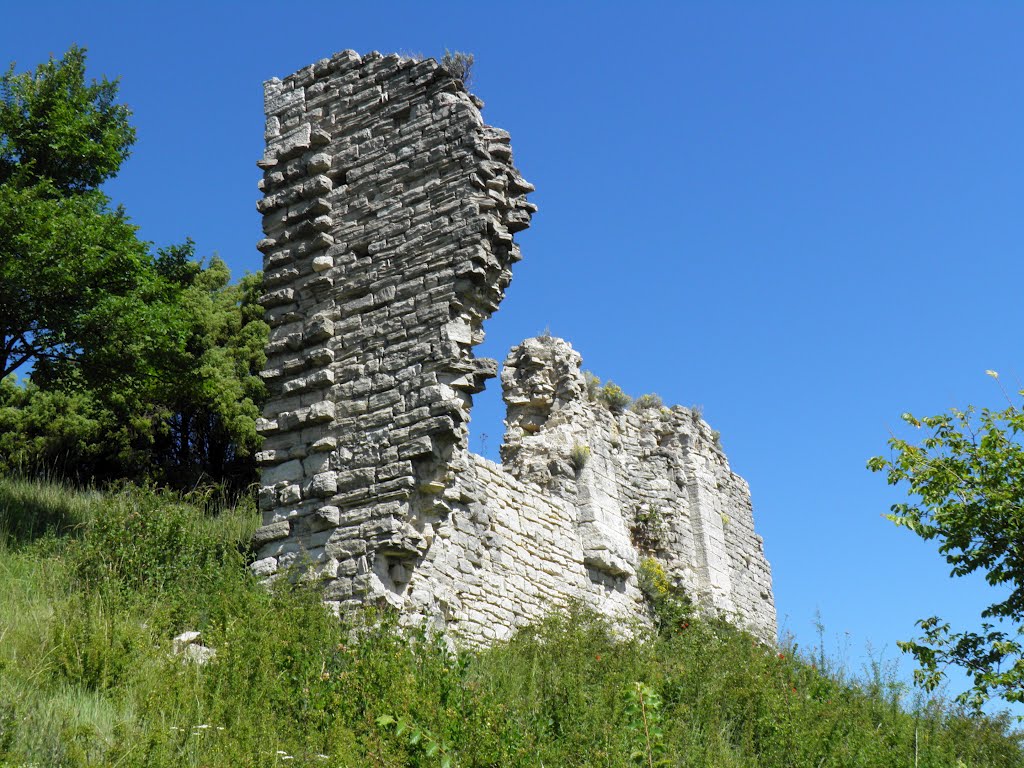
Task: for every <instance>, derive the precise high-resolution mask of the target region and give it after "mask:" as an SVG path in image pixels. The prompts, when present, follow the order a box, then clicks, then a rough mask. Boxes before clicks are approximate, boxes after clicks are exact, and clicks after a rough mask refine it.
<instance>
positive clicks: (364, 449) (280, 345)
mask: <svg viewBox="0 0 1024 768" xmlns="http://www.w3.org/2000/svg"><path fill="white" fill-rule="evenodd" d="M265 105H266V115H267V125H266V142H267V146H266V154H265V156H264V158H263V159H262V160H261V161H260V163H259V165H260V167H261V168H262V169H263V171H264V177H263V180H262V182H261V183H260V188H261V190H262V192H263V199H262V200H261V201H260V203H259V210H260V212H261V213H262V214H263V229H264V232H265V235H266V236H265V238H264V239H263V240H261V241H260V243H259V249H260V250H261V251H262V252H263V254H264V285H265V294H264V296H263V297H262V303H263V306H264V307H265V309H266V317H267V321H268V322H269V324H270V326H271V335H270V342H269V344H268V347H267V354H268V360H267V365H266V369H265V371H264V373H263V375H264V378H265V379H266V381H267V384H268V386H269V389H270V392H271V397H270V400H269V402H268V404H267V406H266V408H265V410H264V414H263V418H262V419H260V421H259V424H258V427H259V430H260V432H261V433H262V434H263V436H264V438H265V439H264V447H263V450H262V452H261V453H260V454H259V457H258V458H259V461H260V464H261V467H262V470H261V474H262V480H261V490H260V497H259V498H260V508H261V510H262V514H263V522H264V525H263V527H262V528H260V529H259V531H257V533H256V536H255V544H256V546H257V548H258V559H257V560H256V562H255V563H254V564H253V566H252V569H253V571H254V572H255V573H256V574H257V575H259V576H260V577H265V578H273V577H274V576H275V575H277V574H279V573H281V572H283V571H284V570H285V569H288V568H290V567H292V566H295V567H299V568H301V569H303V572H304V573H305V574H307V575H310V576H316V577H319V578H322V579H323V580H324V582H325V587H324V589H325V593H324V594H325V599H326V600H327V601H328V602H329V603H331V604H332V605H334V606H335V607H336V608H338V609H339V610H343V609H345V608H347V607H350V606H354V605H358V604H363V603H367V602H375V603H386V604H389V605H392V606H394V607H395V608H397V609H398V610H399V611H400V612H401V614H402V616H403V617H404V618H405V620H406V621H408V622H421V621H428V622H432V623H434V624H435V625H436V626H439V627H441V628H443V629H444V630H445V631H446V632H448V633H449V634H450V635H451V636H452V637H455V638H458V639H460V640H461V641H463V642H465V643H470V644H481V643H487V642H492V641H494V640H498V639H502V638H505V637H507V636H509V635H510V634H511V633H513V632H514V631H515V630H516V629H517V628H518V627H520V626H522V625H524V624H526V623H529V622H531V621H534V620H536V619H538V618H540V617H541V616H543V615H544V614H546V613H549V612H550V611H552V610H557V609H558V608H560V607H563V606H565V605H566V604H568V603H569V602H582V603H584V604H586V605H588V606H590V607H592V608H593V609H594V610H596V611H598V612H600V613H603V614H605V615H607V616H609V617H610V618H612V619H613V620H623V621H626V620H630V619H636V618H642V617H643V616H645V615H646V613H645V612H646V608H645V604H644V600H643V595H642V594H641V592H640V590H639V587H638V584H637V569H638V567H640V564H641V562H643V561H644V560H645V559H646V558H652V559H653V560H654V561H656V562H658V563H660V564H661V566H662V567H663V568H664V569H665V571H666V573H667V574H668V575H669V576H670V577H671V578H672V579H673V580H675V581H676V583H678V584H679V585H680V586H683V587H684V588H685V589H686V590H687V592H688V593H689V594H690V595H691V596H693V597H694V598H695V599H696V600H697V602H698V604H700V605H702V606H703V607H704V608H706V609H708V610H714V611H717V612H718V613H720V614H722V615H725V616H726V617H728V618H730V619H731V620H732V621H734V622H735V623H736V624H738V625H741V626H744V627H746V628H748V629H750V630H751V631H752V632H754V633H755V634H756V635H758V636H759V637H761V638H763V639H765V640H766V641H773V640H774V639H775V631H776V628H775V607H774V602H773V597H772V590H771V573H770V570H769V566H768V563H767V561H766V560H765V557H764V551H763V546H762V541H761V538H760V537H759V536H758V535H757V534H755V532H754V527H753V515H752V511H751V504H750V494H749V490H748V488H747V485H746V483H745V482H744V481H743V480H742V478H740V477H739V476H737V475H735V474H734V473H733V472H731V471H730V469H729V465H728V462H727V461H726V458H725V455H724V454H723V453H722V451H721V449H720V447H719V446H718V442H717V439H716V436H715V434H714V433H713V432H712V430H711V429H710V427H709V426H708V425H707V423H706V422H704V421H703V420H702V419H701V418H700V416H699V414H696V413H694V412H691V411H690V410H688V409H686V408H681V407H675V408H671V409H666V408H660V407H653V408H646V409H642V410H636V411H634V410H622V411H617V410H612V409H609V408H608V407H607V406H606V405H604V404H602V403H601V402H599V401H596V400H595V399H593V397H592V393H590V392H588V387H587V382H586V380H585V378H584V376H583V374H582V373H581V371H580V363H581V361H580V356H579V355H578V354H577V353H576V352H575V351H574V350H573V349H572V347H571V346H570V345H569V344H568V343H566V342H565V341H562V340H560V339H556V338H551V337H540V338H534V339H528V340H526V341H524V342H523V343H521V344H519V345H518V346H516V347H515V348H514V349H513V350H512V351H511V352H510V354H509V356H508V358H507V359H506V361H505V363H504V367H503V369H502V374H501V384H502V388H503V393H504V399H505V402H506V404H507V406H508V414H507V419H506V428H507V429H506V434H505V441H504V444H503V445H502V448H501V455H502V464H501V465H498V464H495V463H493V462H491V461H488V460H487V459H484V458H482V457H480V456H476V455H474V454H472V453H470V452H469V449H468V430H467V425H468V422H469V413H470V407H471V405H472V395H473V394H474V393H477V392H480V391H481V390H482V389H483V387H484V382H485V381H486V380H487V379H489V378H493V377H495V376H496V374H497V370H498V366H497V363H496V362H495V361H494V360H487V359H480V358H476V357H474V355H473V347H474V346H475V345H477V344H479V343H480V342H481V341H482V340H483V323H484V321H485V320H486V319H487V318H488V317H490V316H491V314H492V313H493V312H494V311H495V310H496V309H497V308H498V305H499V303H500V302H501V299H502V297H503V295H504V291H505V289H506V288H507V287H508V285H509V282H510V281H511V279H512V271H511V269H512V265H513V264H514V263H515V262H516V261H518V260H519V258H520V253H519V248H518V246H517V245H516V243H515V241H514V235H515V233H516V232H518V231H520V230H522V229H525V228H526V227H527V226H529V224H530V217H531V215H532V214H533V212H534V211H535V210H536V208H535V206H534V205H532V204H531V203H529V202H528V201H527V199H526V196H527V195H528V194H529V193H530V192H531V191H533V186H532V185H531V184H530V183H529V182H527V181H525V180H524V179H523V177H522V176H521V175H520V174H519V172H518V171H517V170H516V169H515V167H514V166H513V164H512V150H511V147H510V144H509V135H508V134H507V133H506V132H505V131H502V130H501V129H498V128H492V127H490V126H488V125H486V124H485V123H484V121H483V119H482V117H481V114H480V110H481V108H482V107H483V103H482V102H481V101H480V100H479V99H477V98H476V97H474V96H473V95H471V94H469V93H468V92H467V91H466V89H465V87H464V85H463V83H462V82H461V81H460V80H458V79H456V78H455V77H453V76H452V75H451V74H449V73H448V72H447V71H446V70H445V69H444V68H442V67H441V66H440V65H439V64H438V63H437V62H436V61H434V60H429V59H428V60H425V61H415V60H412V59H406V58H402V57H399V56H396V55H391V56H382V55H380V54H378V53H370V54H367V55H365V56H359V55H358V54H356V53H354V52H352V51H343V52H342V53H339V54H336V55H334V56H333V57H331V58H330V59H323V60H321V61H319V62H317V63H316V64H313V65H312V66H309V67H306V68H304V69H302V70H300V71H299V72H296V73H295V74H293V75H291V76H289V77H287V78H285V79H284V80H283V81H282V80H278V79H273V80H270V81H269V82H267V83H266V84H265Z"/></svg>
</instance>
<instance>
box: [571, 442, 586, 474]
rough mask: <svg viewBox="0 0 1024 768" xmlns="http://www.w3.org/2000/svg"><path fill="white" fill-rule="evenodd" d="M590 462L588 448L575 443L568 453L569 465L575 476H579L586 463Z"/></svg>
mask: <svg viewBox="0 0 1024 768" xmlns="http://www.w3.org/2000/svg"><path fill="white" fill-rule="evenodd" d="M588 461H590V446H589V445H580V444H579V443H577V444H576V445H574V446H573V447H572V449H571V450H570V451H569V463H570V464H572V468H573V469H574V470H576V474H579V473H580V472H581V471H582V470H583V468H584V467H585V466H587V462H588Z"/></svg>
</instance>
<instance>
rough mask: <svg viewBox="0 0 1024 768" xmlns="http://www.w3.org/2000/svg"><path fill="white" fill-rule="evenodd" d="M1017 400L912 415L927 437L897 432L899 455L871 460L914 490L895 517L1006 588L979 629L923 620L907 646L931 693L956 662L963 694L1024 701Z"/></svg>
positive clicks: (1022, 448)
mask: <svg viewBox="0 0 1024 768" xmlns="http://www.w3.org/2000/svg"><path fill="white" fill-rule="evenodd" d="M989 374H990V375H992V376H993V377H997V374H995V372H993V371H989ZM1019 394H1021V395H1024V392H1022V393H1019ZM1007 400H1008V406H1007V407H1006V408H1004V409H1002V410H989V409H982V410H981V411H980V412H979V411H976V410H975V409H974V408H973V407H969V408H967V409H966V410H958V409H953V410H952V411H951V412H950V413H948V414H942V415H938V416H929V417H927V418H917V417H915V416H913V415H912V414H909V413H905V414H903V417H902V418H903V421H905V422H906V423H907V424H908V425H910V426H911V427H913V428H915V429H918V430H922V431H923V432H924V433H925V437H924V438H923V439H922V440H921V441H920V442H919V443H916V444H915V443H912V442H910V441H907V440H903V439H901V438H897V437H893V438H892V439H890V440H889V447H890V448H891V449H892V455H891V457H890V458H889V459H886V458H885V457H882V456H876V457H874V458H872V459H871V460H870V461H869V462H868V468H869V469H871V470H872V471H874V472H886V473H887V478H888V481H889V484H890V485H897V484H903V485H905V486H906V488H907V490H908V492H909V494H910V496H911V500H910V501H908V502H901V503H898V504H894V505H893V506H892V509H891V514H889V515H888V516H887V517H888V518H889V519H890V520H892V521H893V522H894V523H895V524H896V525H898V526H902V527H905V528H908V529H909V530H911V531H913V532H914V533H916V534H917V535H918V536H920V537H921V538H923V539H925V540H929V541H930V540H934V541H936V542H937V543H938V549H939V553H940V554H941V555H942V556H943V557H944V558H945V559H946V562H947V563H949V564H950V565H951V566H952V574H951V575H953V576H965V575H967V574H969V573H975V572H977V573H981V574H983V575H984V577H985V579H986V581H987V582H988V583H989V584H991V585H992V586H994V587H997V588H998V590H999V591H998V594H999V596H1000V599H997V600H996V601H995V602H993V603H992V604H991V605H989V606H988V607H986V608H985V609H984V610H983V611H982V613H981V619H982V620H981V622H980V627H978V628H977V629H971V630H964V631H956V630H954V629H953V628H952V627H951V626H950V624H949V623H948V622H945V621H943V620H942V619H941V618H939V617H938V616H931V617H928V618H925V619H921V620H920V621H918V626H919V627H920V628H921V629H922V631H923V636H922V637H920V638H918V639H916V640H914V641H908V642H903V643H900V647H901V648H902V649H903V650H904V651H906V652H908V653H910V654H912V655H913V656H914V657H915V659H916V660H917V663H918V666H919V668H918V670H917V671H916V672H915V680H916V681H917V682H918V683H919V684H921V685H923V687H924V688H925V689H926V690H933V689H934V688H935V687H936V686H937V685H938V684H939V683H940V682H941V681H942V679H943V678H944V674H945V670H946V669H947V667H949V666H950V665H952V666H956V667H960V668H962V669H964V670H965V671H966V672H967V673H968V674H969V675H970V677H971V678H972V680H973V686H972V687H971V689H970V690H968V691H966V692H965V693H963V694H961V696H960V697H959V700H960V701H961V702H964V703H967V704H970V705H972V706H975V707H979V706H981V705H982V704H983V703H984V702H986V701H988V700H989V699H990V698H992V697H993V696H1001V697H1002V698H1004V699H1005V700H1006V701H1010V702H1022V701H1024V642H1022V641H1024V444H1022V442H1024V410H1022V408H1021V407H1020V406H1019V405H1018V404H1016V403H1015V402H1014V401H1013V400H1012V399H1010V398H1009V397H1008V398H1007Z"/></svg>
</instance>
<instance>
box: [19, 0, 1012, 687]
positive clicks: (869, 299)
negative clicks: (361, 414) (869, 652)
mask: <svg viewBox="0 0 1024 768" xmlns="http://www.w3.org/2000/svg"><path fill="white" fill-rule="evenodd" d="M767 5H768V4H766V3H731V4H726V3H711V2H707V3H672V4H669V3H658V4H645V3H640V2H634V3H629V4H616V5H604V4H600V3H578V4H567V3H566V4H561V3H554V2H546V3H530V2H516V3H479V2H473V3H441V2H435V3H429V4H428V3H408V4H402V3H369V2H366V3H342V2H336V3H305V4H294V3H284V2H278V3H262V2H248V3H244V4H243V3H240V4H237V5H235V4H232V5H228V4H216V5H215V4H212V3H211V4H186V3H162V4H155V3H144V2H135V3H125V4H124V5H118V4H109V3H99V2H90V3H79V2H75V3H58V2H49V3H34V4H33V3H16V4H15V3H11V4H7V7H5V8H4V11H3V14H2V16H3V24H2V26H0V51H2V54H3V55H2V57H0V58H2V59H4V60H8V61H9V60H16V61H17V63H18V66H19V69H24V68H28V67H31V66H34V65H35V64H37V63H38V62H40V61H42V60H44V59H45V58H46V57H47V55H49V54H50V53H53V54H56V55H58V56H59V55H60V54H61V53H62V52H63V51H64V50H65V49H66V48H67V47H68V46H69V45H70V44H71V43H79V44H81V45H85V46H87V47H88V48H89V65H90V69H91V73H92V74H94V75H99V74H107V75H110V76H120V77H121V78H122V89H121V93H122V96H123V100H124V101H125V102H126V103H128V104H129V105H130V106H131V107H132V109H133V110H134V122H135V125H136V126H137V128H138V133H139V140H138V143H137V145H136V148H135V153H134V155H133V157H132V158H131V159H130V160H129V162H128V163H127V164H126V165H125V166H124V169H123V172H122V174H121V176H120V177H119V178H118V179H117V180H116V181H115V182H114V183H112V184H111V185H110V186H109V192H110V193H111V194H112V195H113V196H114V197H115V199H117V200H118V201H120V202H123V203H124V204H125V205H126V207H127V209H128V212H129V213H130V215H131V216H132V218H133V219H134V221H135V222H136V223H137V224H138V225H139V226H140V228H141V233H142V235H143V236H144V237H145V238H147V239H149V240H153V241H155V242H156V243H157V244H168V243H171V242H176V241H181V240H182V239H184V238H185V237H186V236H191V237H193V238H194V239H195V240H196V242H197V244H198V248H199V250H200V252H201V253H203V254H211V253H213V252H217V253H219V254H220V255H221V256H222V257H224V258H225V259H226V260H227V261H228V263H229V264H230V265H231V267H232V268H233V270H234V271H235V272H236V274H240V273H241V272H243V271H247V270H248V271H255V270H257V269H259V268H260V260H259V254H258V253H257V251H256V250H255V248H254V245H255V243H256V241H257V240H258V239H259V237H260V221H259V217H258V216H257V214H256V211H255V208H254V204H255V202H256V200H257V198H258V191H257V189H256V182H257V180H258V178H259V174H258V171H257V168H256V166H255V161H256V159H257V158H258V157H259V156H260V155H261V153H262V142H263V139H262V126H263V116H262V89H261V83H262V81H263V80H265V79H268V78H270V77H274V76H284V75H287V74H289V73H291V72H293V71H295V70H296V69H298V68H300V67H302V66H304V65H306V64H308V63H311V62H313V61H315V60H316V59H319V58H322V57H324V56H328V55H330V54H331V53H333V52H335V51H338V50H342V49H345V48H353V49H356V50H358V51H360V52H366V51H370V50H380V51H385V52H388V51H408V52H422V53H424V54H427V55H439V54H440V53H441V52H442V51H443V50H444V48H445V47H448V48H452V49H461V50H467V51H472V52H473V53H474V54H475V55H476V59H477V64H476V67H475V70H474V73H475V76H476V84H475V88H474V90H475V91H476V92H477V93H478V95H480V96H481V97H482V98H483V99H484V100H485V101H486V102H487V106H486V109H485V110H484V116H485V118H486V119H487V121H488V122H489V123H490V124H492V125H496V126H500V127H502V128H505V129H507V130H509V131H510V132H511V134H512V142H513V148H514V150H515V155H516V161H517V164H518V166H519V167H520V169H521V170H522V172H523V174H524V176H525V177H526V178H527V179H529V180H530V181H532V182H533V183H534V184H536V186H537V192H536V193H535V194H534V195H533V196H532V200H533V201H534V202H535V203H537V204H538V205H539V206H540V211H539V213H538V214H537V215H536V216H535V217H534V221H533V226H532V227H531V229H530V230H529V231H527V232H525V233H523V234H522V235H520V236H519V239H520V243H521V245H522V249H523V253H524V260H523V262H522V263H521V264H519V265H517V269H516V272H515V278H514V280H513V283H512V286H511V288H510V290H509V292H508V296H507V298H506V300H505V303H504V304H503V305H502V308H501V310H500V311H499V313H498V314H497V315H496V316H495V317H494V318H493V319H492V320H491V321H490V322H489V324H488V325H487V326H486V330H487V332H488V339H487V341H486V343H485V345H484V346H483V348H481V349H478V353H479V354H481V355H486V356H491V357H497V358H499V359H501V358H503V357H504V355H505V352H506V351H507V349H508V348H509V347H510V346H511V345H512V344H514V343H516V342H518V341H519V340H521V339H522V338H524V337H527V336H531V335H535V334H537V333H539V332H541V331H543V330H544V329H545V328H549V329H550V330H551V332H552V333H553V334H555V335H558V336H563V337H565V338H567V339H569V340H570V341H571V342H572V343H573V345H574V346H575V347H576V348H577V349H578V350H579V351H580V352H581V353H582V354H583V356H584V359H585V365H586V366H587V367H588V368H590V369H591V370H593V371H594V372H595V373H597V374H598V375H600V376H601V377H602V378H611V379H613V380H615V381H616V382H617V383H619V384H620V385H622V386H623V387H624V388H625V389H626V390H627V391H628V392H631V393H632V394H634V395H636V394H641V393H643V392H650V391H653V392H657V393H659V394H660V395H661V396H662V397H663V398H664V399H665V400H666V401H667V402H670V403H681V404H684V405H691V404H701V405H702V406H703V408H704V413H705V417H706V418H707V419H708V420H709V421H710V422H711V424H712V425H713V426H714V427H715V428H716V429H718V430H720V432H721V434H722V441H723V444H724V446H725V449H726V451H727V452H728V455H729V458H730V460H731V463H732V466H733V468H734V469H735V470H736V471H737V472H739V473H740V474H741V475H743V476H744V477H745V478H746V479H747V480H748V481H749V483H750V486H751V489H752V491H753V497H754V505H755V521H756V524H757V528H758V530H759V531H760V532H761V533H762V534H763V536H764V538H765V542H766V550H767V553H768V557H769V559H770V560H771V563H772V566H773V572H774V579H775V596H776V603H777V606H778V611H779V618H780V621H781V623H782V625H783V627H784V628H785V629H786V630H789V631H791V632H793V633H795V634H796V636H797V638H798V639H799V640H800V642H801V643H802V644H803V645H810V644H812V643H813V642H814V628H813V621H814V614H815V611H816V610H817V609H820V611H821V615H822V618H823V620H824V623H825V627H826V636H827V638H828V639H829V640H830V641H835V640H836V638H838V639H839V644H840V645H844V644H848V646H849V653H848V661H849V663H850V665H851V666H852V667H854V668H857V667H858V666H859V664H860V663H861V661H862V658H863V649H864V647H865V644H866V643H868V642H870V643H871V645H872V646H873V647H874V649H875V650H876V652H879V651H880V652H884V653H885V654H886V656H887V657H888V658H890V659H892V658H895V657H897V656H898V652H897V651H896V649H895V646H894V642H895V641H896V640H897V639H903V638H907V637H909V636H911V635H912V634H913V633H914V627H913V622H914V620H915V619H917V618H919V617H921V616H926V615H930V614H932V613H939V614H942V615H945V616H947V617H949V618H951V619H952V620H954V621H964V622H967V621H970V620H972V618H973V617H974V615H975V612H976V610H977V609H978V608H979V607H980V606H981V605H983V604H985V601H986V600H989V598H990V597H991V595H990V594H989V593H988V592H987V591H986V589H987V588H986V587H985V586H984V584H983V583H981V582H980V580H959V581H952V580H950V579H949V577H948V567H947V566H946V565H945V564H944V563H943V562H942V561H941V560H940V558H939V557H938V555H937V554H936V553H935V552H934V551H933V549H932V548H931V547H929V546H927V545H925V544H923V543H921V542H919V541H917V540H916V539H914V537H913V536H912V535H911V534H909V533H907V532H905V531H900V530H897V529H895V528H894V527H893V526H892V525H891V524H890V523H888V522H886V521H885V520H884V519H883V518H882V517H881V515H882V514H883V513H884V512H886V511H887V509H888V507H889V505H890V504H891V503H893V502H894V501H896V500H898V499H899V498H900V496H899V494H898V492H896V491H895V490H893V489H890V488H888V487H887V486H886V484H885V481H884V479H883V478H882V477H881V476H878V475H872V474H870V473H869V472H867V471H866V470H865V468H864V463H865V460H866V459H867V458H868V457H869V456H871V455H873V454H875V453H881V452H884V449H885V441H886V439H887V437H888V436H889V429H890V427H893V428H896V427H897V426H898V424H899V414H900V413H901V412H902V411H904V410H910V411H913V412H915V413H920V414H925V413H931V412H938V411H941V410H943V409H946V408H948V407H950V406H954V405H962V404H966V403H969V402H974V403H979V404H993V405H998V403H999V392H998V389H997V388H996V386H995V384H994V383H993V382H992V381H991V379H989V378H987V377H986V376H985V375H984V371H985V369H988V368H991V369H996V370H998V371H999V372H1000V373H1001V374H1002V377H1003V380H1004V381H1006V382H1008V383H1009V385H1010V387H1011V388H1018V385H1017V383H1016V382H1017V381H1018V377H1019V375H1020V374H1021V373H1024V371H1022V368H1024V366H1022V358H1021V344H1020V334H1021V328H1022V327H1024V317H1022V315H1024V306H1022V303H1021V300H1020V285H1021V282H1022V281H1021V278H1022V272H1024V259H1022V258H1021V255H1022V250H1024V217H1022V215H1021V213H1022V210H1024V208H1022V203H1024V186H1022V185H1024V173H1022V171H1024V140H1022V138H1024V76H1022V74H1021V73H1022V72H1024V45H1022V44H1021V40H1022V39H1024V6H1021V5H1014V4H1010V3H986V4H980V3H979V4H976V3H966V2H965V3H943V2H938V3H937V2H927V3H925V2H921V3H885V4H883V3H853V2H850V3H846V4H839V3H820V2H806V3H774V4H772V7H771V8H770V9H768V8H767ZM501 416H502V408H501V406H500V401H499V396H498V392H497V386H496V382H493V383H492V384H491V386H490V387H489V389H488V392H486V393H485V394H484V395H482V396H480V398H478V404H477V408H476V410H475V417H474V423H473V425H472V426H473V434H474V438H473V439H474V445H473V447H474V448H475V449H477V450H479V449H480V443H479V435H480V434H481V433H486V434H488V435H489V439H488V447H489V450H488V453H490V454H493V453H495V452H496V448H497V445H498V443H499V440H500V437H499V436H500V434H501V431H502V426H501V421H500V420H501ZM847 633H848V640H846V639H845V638H847Z"/></svg>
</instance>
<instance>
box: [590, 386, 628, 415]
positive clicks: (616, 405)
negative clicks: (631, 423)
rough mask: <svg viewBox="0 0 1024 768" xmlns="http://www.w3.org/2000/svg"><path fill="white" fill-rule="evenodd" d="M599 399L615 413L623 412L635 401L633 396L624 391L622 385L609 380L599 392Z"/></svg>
mask: <svg viewBox="0 0 1024 768" xmlns="http://www.w3.org/2000/svg"><path fill="white" fill-rule="evenodd" d="M597 399H598V401H599V402H601V403H602V404H603V405H604V406H605V407H606V408H608V410H610V411H612V412H613V413H622V412H623V411H624V410H626V409H627V408H628V407H629V404H630V403H632V402H633V398H631V397H630V396H629V395H627V394H626V393H625V392H623V391H622V387H620V386H619V385H617V384H615V383H613V382H611V381H609V382H608V383H607V384H605V385H604V386H603V387H601V391H600V392H598V393H597Z"/></svg>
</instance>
